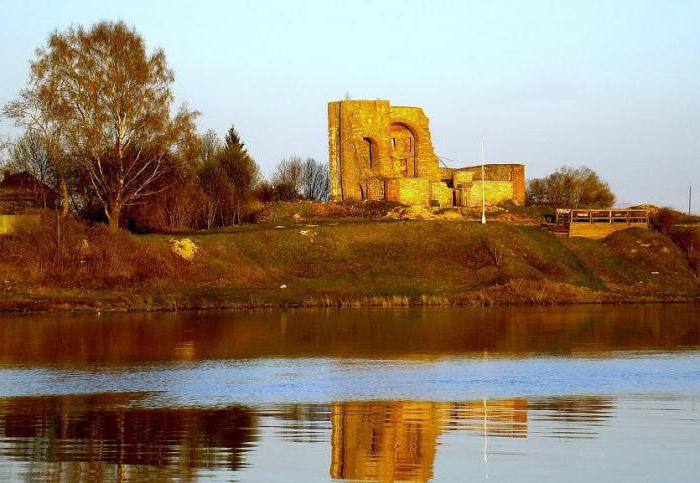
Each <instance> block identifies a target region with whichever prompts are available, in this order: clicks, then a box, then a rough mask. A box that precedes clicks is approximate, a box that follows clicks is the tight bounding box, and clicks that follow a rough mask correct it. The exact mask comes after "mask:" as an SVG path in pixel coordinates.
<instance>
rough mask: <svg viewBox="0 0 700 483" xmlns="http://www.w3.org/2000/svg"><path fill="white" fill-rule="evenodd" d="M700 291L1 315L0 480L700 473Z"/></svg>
mask: <svg viewBox="0 0 700 483" xmlns="http://www.w3.org/2000/svg"><path fill="white" fill-rule="evenodd" d="M699 449H700V305H621V306H598V305H591V306H566V307H551V308H530V307H502V308H484V309H482V308H463V309H461V308H460V309H454V308H421V309H395V310H386V309H376V310H371V309H369V310H306V311H255V312H201V313H196V312H189V313H137V314H102V315H99V314H40V315H36V314H22V315H0V480H2V481H13V480H16V481H57V480H61V481H98V480H104V481H115V480H116V481H150V480H152V481H162V480H170V479H173V480H175V479H176V480H178V481H189V480H198V481H200V480H201V481H220V480H224V481H231V480H233V481H265V482H274V481H280V482H281V481H284V482H288V481H300V482H313V481H330V480H352V481H357V480H361V481H396V480H402V481H428V480H430V481H466V480H489V481H542V480H554V481H562V480H565V481H591V480H595V481H659V480H665V481H697V478H698V475H700V459H699V458H698V457H697V455H698V450H699Z"/></svg>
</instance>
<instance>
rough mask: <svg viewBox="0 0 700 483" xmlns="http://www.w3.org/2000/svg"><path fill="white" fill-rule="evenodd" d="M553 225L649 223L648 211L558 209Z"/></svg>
mask: <svg viewBox="0 0 700 483" xmlns="http://www.w3.org/2000/svg"><path fill="white" fill-rule="evenodd" d="M555 223H557V224H563V225H568V224H571V223H626V224H628V225H629V224H631V223H640V224H642V223H643V224H648V223H649V211H648V210H624V209H622V210H621V209H612V210H579V209H573V208H558V209H557V212H556V218H555Z"/></svg>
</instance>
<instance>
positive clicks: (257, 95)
mask: <svg viewBox="0 0 700 483" xmlns="http://www.w3.org/2000/svg"><path fill="white" fill-rule="evenodd" d="M0 10H2V15H0V61H1V64H0V104H2V105H4V104H5V103H6V102H7V101H9V100H10V99H12V98H14V97H16V96H17V93H18V92H19V90H20V89H21V88H22V87H23V86H24V85H25V84H26V82H27V79H28V63H29V60H30V59H31V58H32V56H33V55H34V50H35V49H36V48H37V47H40V46H42V45H43V44H45V42H46V39H47V36H48V34H49V33H50V32H51V31H53V30H65V29H66V28H68V27H69V26H71V25H77V24H82V25H89V24H92V23H94V22H97V21H100V20H123V21H125V22H126V23H127V24H129V25H130V26H133V27H135V28H136V30H137V31H138V32H139V33H140V34H141V35H142V36H143V37H144V39H145V40H146V43H147V46H148V48H149V49H151V48H156V47H160V48H162V49H163V50H164V51H165V53H166V55H167V59H168V63H169V64H170V66H171V67H172V68H173V69H174V70H175V83H174V86H173V88H174V92H175V94H176V96H177V102H178V103H183V102H185V103H187V104H188V105H189V107H190V108H193V109H196V110H198V111H200V112H201V113H202V114H201V116H200V118H199V121H198V125H199V128H200V130H201V131H202V132H203V131H205V130H206V129H210V128H211V129H214V130H216V131H217V132H218V133H219V134H220V135H222V136H223V134H224V132H225V131H226V129H228V127H229V126H231V125H232V124H233V125H235V126H236V128H237V129H238V131H239V132H240V134H241V136H242V138H243V140H244V141H245V142H246V144H247V146H248V148H249V151H250V152H251V153H252V154H253V156H254V157H255V159H256V160H257V161H258V163H259V164H260V166H261V168H262V171H263V173H266V174H269V173H271V172H272V171H273V169H274V166H275V165H276V164H277V162H278V161H279V160H280V159H282V158H284V157H287V156H290V155H293V154H296V155H299V156H303V157H307V156H310V157H314V158H316V159H318V160H322V161H326V160H327V158H328V141H327V119H326V104H327V102H329V101H333V100H338V99H342V98H343V97H345V96H346V95H349V96H350V97H351V98H353V99H377V98H379V99H389V100H390V101H391V102H392V104H396V105H412V106H420V107H422V108H423V109H424V111H425V113H426V114H427V115H428V117H429V118H430V122H431V132H432V140H433V145H434V148H435V152H436V154H437V155H439V156H440V157H442V158H443V159H445V160H447V164H448V165H451V166H454V167H456V166H462V165H472V164H477V163H478V162H479V139H480V137H482V136H483V137H484V138H485V142H486V156H487V161H488V162H496V163H498V162H503V163H511V162H512V163H516V162H517V163H525V164H526V165H527V168H526V176H527V177H528V178H532V177H540V176H545V175H547V174H548V173H550V172H551V171H552V170H554V169H556V168H557V167H559V166H562V165H569V166H580V165H586V166H589V167H591V168H593V169H594V170H596V171H597V172H598V173H599V174H600V175H601V177H602V178H604V179H605V180H607V181H608V182H609V183H610V185H611V187H612V189H613V191H614V192H615V193H616V194H617V196H618V205H619V206H625V205H631V204H637V203H642V202H649V203H654V204H657V205H663V206H675V207H676V208H681V209H687V206H688V187H689V185H691V184H695V185H696V186H695V191H696V192H697V193H698V195H697V201H695V198H696V197H695V196H694V210H693V211H700V28H699V27H698V26H699V25H700V23H699V22H700V20H699V19H700V0H694V1H684V0H666V1H661V0H658V1H655V2H651V1H645V0H636V1H622V0H619V1H616V0H604V1H598V0H585V1H575V0H567V1H566V2H562V1H527V0H520V1H497V0H491V1H486V0H482V1H473V2H472V1H467V0H462V1H448V0H432V1H427V0H426V1H415V0H400V1H394V0H385V1H381V2H379V1H376V2H370V1H360V0H353V1H349V0H346V1H333V0H318V1H297V2H294V1H263V0H258V1H250V2H248V1H204V0H200V1H176V0H170V1H157V0H151V1H147V2H146V1H130V0H120V1H119V2H106V1H105V2H100V1H95V0H82V1H80V0H73V1H71V0H66V1H60V2H59V1H40V0H32V1H26V0H0ZM2 134H4V135H14V134H16V131H14V130H13V127H12V125H11V124H10V123H9V122H8V121H7V120H0V135H2Z"/></svg>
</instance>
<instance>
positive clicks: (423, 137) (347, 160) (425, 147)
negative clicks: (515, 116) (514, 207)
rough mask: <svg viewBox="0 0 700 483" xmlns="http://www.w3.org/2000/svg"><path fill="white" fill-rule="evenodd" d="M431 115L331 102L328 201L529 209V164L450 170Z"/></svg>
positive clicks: (384, 104)
mask: <svg viewBox="0 0 700 483" xmlns="http://www.w3.org/2000/svg"><path fill="white" fill-rule="evenodd" d="M428 124H429V121H428V118H427V116H426V115H425V114H424V113H423V110H422V109H421V108H419V107H405V106H391V105H390V103H389V101H386V100H376V101H359V100H343V101H337V102H329V103H328V137H329V142H328V145H329V155H330V157H329V169H330V195H331V198H332V199H334V200H339V201H340V200H387V201H395V202H399V203H403V204H407V205H416V204H422V205H426V206H434V207H449V206H465V207H477V206H481V197H482V183H483V188H484V191H485V199H486V204H487V205H495V204H498V203H501V202H504V201H511V202H513V203H515V204H519V205H522V204H524V203H525V166H524V165H522V164H487V165H486V166H485V176H484V177H485V180H482V177H481V165H478V166H469V167H463V168H448V167H444V166H441V165H440V160H439V159H438V157H437V156H436V155H435V153H434V152H433V144H432V142H431V140H430V128H429V125H428Z"/></svg>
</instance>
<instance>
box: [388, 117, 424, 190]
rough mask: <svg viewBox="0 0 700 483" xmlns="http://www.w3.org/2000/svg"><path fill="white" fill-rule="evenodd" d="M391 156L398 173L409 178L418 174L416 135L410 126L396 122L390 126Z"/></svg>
mask: <svg viewBox="0 0 700 483" xmlns="http://www.w3.org/2000/svg"><path fill="white" fill-rule="evenodd" d="M389 134H390V139H391V157H392V158H393V160H394V167H395V170H396V172H397V173H398V174H400V175H401V176H405V177H408V178H413V177H416V176H418V172H417V167H416V137H415V135H414V134H413V131H411V130H410V129H409V128H408V126H406V125H405V124H403V123H400V122H395V123H393V124H392V125H391V128H390V132H389Z"/></svg>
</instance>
